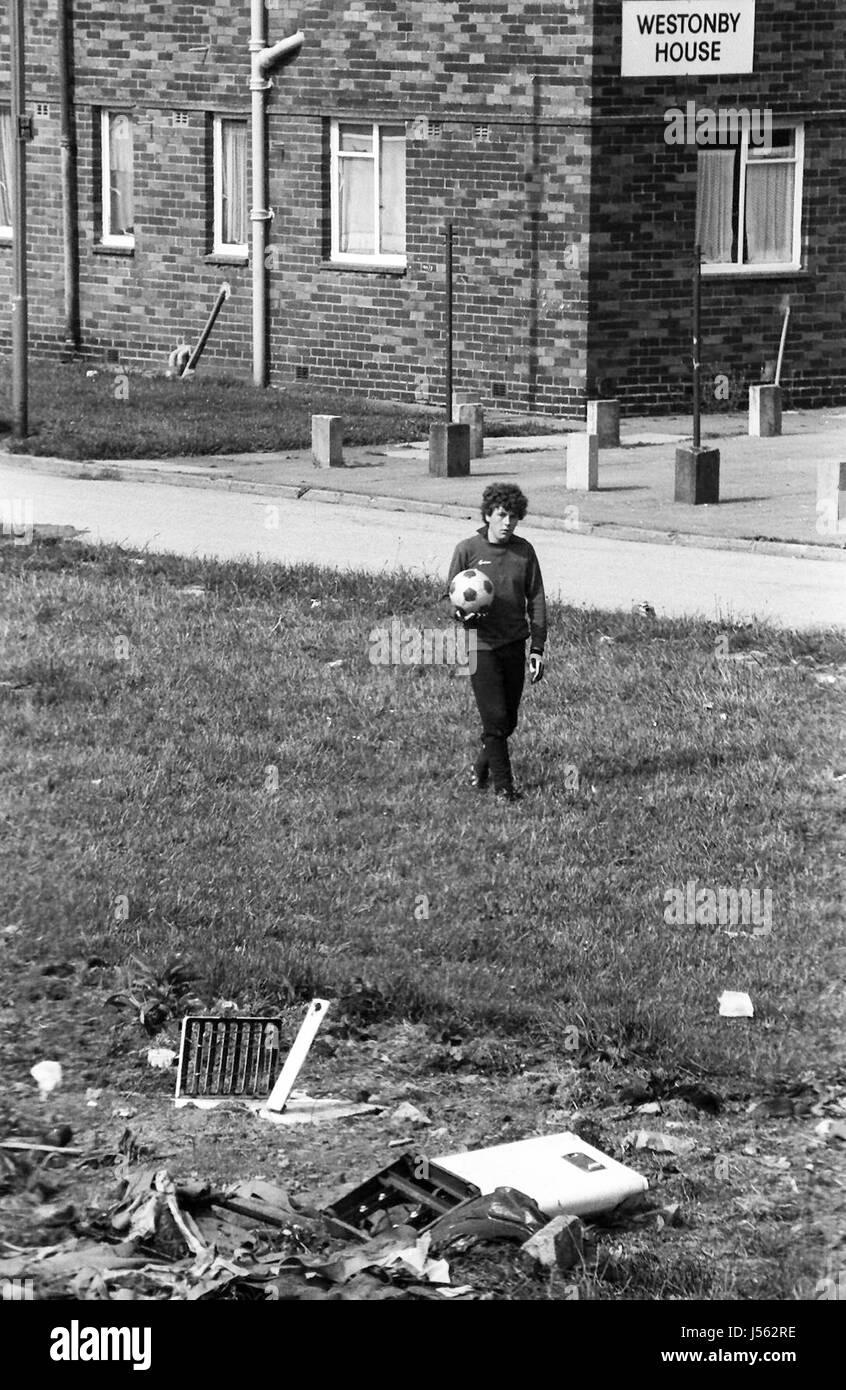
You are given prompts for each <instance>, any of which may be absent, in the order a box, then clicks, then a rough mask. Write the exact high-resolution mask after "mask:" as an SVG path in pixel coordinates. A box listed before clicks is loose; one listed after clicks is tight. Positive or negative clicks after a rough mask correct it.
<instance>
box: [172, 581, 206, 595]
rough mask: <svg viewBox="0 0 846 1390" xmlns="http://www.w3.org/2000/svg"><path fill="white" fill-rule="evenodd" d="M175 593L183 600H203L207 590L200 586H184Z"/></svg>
mask: <svg viewBox="0 0 846 1390" xmlns="http://www.w3.org/2000/svg"><path fill="white" fill-rule="evenodd" d="M177 593H180V594H182V595H183V597H185V598H205V596H206V594H207V593H208V590H207V589H204V588H203V586H202V584H186V585H185V587H184V588H183V589H178V590H177Z"/></svg>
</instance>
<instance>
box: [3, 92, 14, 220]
mask: <svg viewBox="0 0 846 1390" xmlns="http://www.w3.org/2000/svg"><path fill="white" fill-rule="evenodd" d="M0 115H3V116H8V118H9V121H10V122H11V119H12V108H11V106H10V105H9V104H8V103H6V102H0ZM12 139H13V140H14V131H13V132H12ZM7 173H8V174H9V177H10V178H11V179H12V181H13V182H14V174H15V171H14V167H12V168H11V169H9V170H7ZM14 196H15V189H14V187H13V188H12V189H11V198H12V199H14ZM10 201H11V199H10ZM14 237H15V229H14V227H13V226H12V225H11V224H10V223H6V222H0V245H4V246H6V245H8V244H9V242H11V241H14Z"/></svg>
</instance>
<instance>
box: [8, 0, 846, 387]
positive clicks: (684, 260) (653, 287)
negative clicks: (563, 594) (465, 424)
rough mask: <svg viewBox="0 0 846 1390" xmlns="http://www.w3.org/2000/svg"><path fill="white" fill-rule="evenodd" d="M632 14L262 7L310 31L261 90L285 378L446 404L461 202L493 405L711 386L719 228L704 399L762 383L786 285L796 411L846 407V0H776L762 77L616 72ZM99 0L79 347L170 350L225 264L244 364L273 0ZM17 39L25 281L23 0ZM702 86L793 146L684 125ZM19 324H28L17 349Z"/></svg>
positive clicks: (78, 29)
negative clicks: (697, 294)
mask: <svg viewBox="0 0 846 1390" xmlns="http://www.w3.org/2000/svg"><path fill="white" fill-rule="evenodd" d="M59 3H60V0H28V3H27V6H26V26H27V109H28V110H29V111H30V112H31V113H32V114H33V117H34V138H33V139H32V141H31V143H30V144H29V146H28V165H29V178H28V182H29V198H28V205H29V258H30V337H31V342H32V344H33V350H34V351H35V352H38V353H40V354H53V355H57V354H59V353H61V352H62V351H63V350H64V349H65V339H66V330H65V322H64V311H63V295H64V291H63V222H62V201H61V187H60V140H59V125H58V114H59V105H58V103H59V75H58V64H57V59H56V38H55V36H56V8H57V5H58V4H59ZM696 3H697V4H698V3H700V0H696ZM708 3H710V4H714V5H716V4H717V3H718V0H706V7H707V4H708ZM748 3H750V0H737V4H739V5H741V6H743V5H746V4H748ZM689 4H690V0H657V7H656V6H654V8H660V9H662V10H664V11H666V14H667V15H671V14H675V15H678V14H680V13H683V12H685V11H687V9H688V6H689ZM729 8H731V7H730V6H729ZM735 8H737V5H735ZM622 9H623V6H622V3H621V0H554V2H553V0H550V3H545V2H544V0H538V2H537V3H533V2H532V0H528V2H527V3H517V2H516V0H478V3H470V2H469V0H442V3H431V0H407V3H403V4H399V3H382V4H375V3H369V0H338V3H336V4H330V3H328V0H317V3H312V2H311V0H302V3H296V2H295V0H292V3H288V2H287V0H267V35H268V38H269V41H270V42H271V43H272V42H273V41H274V40H276V39H278V38H281V37H282V36H283V35H286V34H290V33H291V32H292V31H294V30H296V29H302V30H303V31H304V34H305V42H304V45H303V47H302V49H301V51H300V52H299V54H298V55H297V56H296V57H295V58H294V59H293V60H292V61H290V62H289V63H288V64H287V65H286V66H285V67H284V68H282V69H281V70H280V71H278V72H277V73H275V74H274V82H273V86H272V87H271V88H270V90H269V91H268V93H267V97H266V110H267V154H268V193H267V199H268V206H269V207H270V208H272V209H273V210H274V217H273V220H272V222H271V223H270V224H269V228H270V229H269V234H268V252H267V256H266V264H267V314H268V353H269V367H270V380H271V381H272V382H274V383H282V382H286V381H291V380H294V379H297V378H300V379H302V378H305V377H306V376H307V377H308V379H309V380H310V381H312V382H318V383H320V382H329V383H333V384H335V385H340V386H343V387H348V388H354V389H360V390H363V391H368V392H374V393H379V394H381V395H383V396H385V397H388V398H393V399H405V400H413V399H417V400H421V401H426V400H430V399H439V398H440V395H441V393H442V390H443V348H442V340H443V323H444V308H443V294H442V264H443V246H444V242H443V236H442V227H443V224H444V221H445V219H447V218H449V219H451V220H452V222H453V224H454V229H455V272H456V278H455V335H456V337H455V343H456V347H455V361H456V378H455V385H456V388H457V389H458V390H461V391H466V392H468V393H470V394H472V396H473V397H474V398H477V399H480V400H481V401H483V402H484V403H486V404H491V405H493V404H499V405H504V406H508V407H510V408H513V409H517V410H537V411H551V412H556V413H564V412H570V411H573V410H577V409H578V408H579V407H580V406H581V405H582V403H583V402H584V400H585V398H586V396H588V395H597V394H599V395H617V396H619V397H620V398H621V399H622V401H623V403H624V408H626V409H628V410H637V409H653V410H655V409H657V410H660V409H670V408H678V407H680V406H684V405H685V404H686V403H687V401H688V399H689V388H688V377H689V356H690V353H689V325H690V307H689V306H690V280H691V271H692V265H693V248H694V244H695V242H696V240H697V236H698V237H699V240H700V241H701V242H702V243H703V252H704V261H705V264H704V271H703V291H702V301H703V328H704V345H705V352H704V359H705V364H706V370H705V380H706V391H707V383H708V382H709V381H711V382H713V380H714V379H715V378H717V377H718V376H719V377H720V378H721V379H722V380H723V381H727V382H729V383H730V384H731V391H732V392H733V393H734V394H735V396H736V398H737V399H740V393H741V390H742V389H743V388H744V387H745V385H746V384H748V383H749V382H754V381H759V380H761V379H762V376H763V377H764V378H766V375H767V373H768V372H770V371H771V368H772V363H773V361H774V359H775V357H776V353H777V349H778V343H779V334H780V330H781V325H782V309H783V305H784V302H785V301H784V296H785V295H789V296H790V306H791V322H790V333H789V339H788V347H787V354H786V358H785V370H784V375H783V380H784V384H785V386H786V395H787V404H788V405H790V404H793V405H812V404H824V403H831V402H835V401H842V400H844V399H846V365H845V364H844V359H846V351H845V350H846V324H844V319H846V314H844V309H846V294H844V288H845V282H846V272H844V261H846V125H844V113H845V110H846V68H845V67H844V53H846V7H844V6H843V4H842V0H804V3H803V4H802V5H801V6H792V5H788V4H787V3H785V0H757V16H756V29H755V42H754V66H753V70H752V71H751V72H747V73H745V74H738V75H729V76H713V75H708V76H690V75H682V76H673V75H651V76H631V77H630V76H626V77H623V76H621V27H622ZM72 11H73V55H74V75H73V102H74V114H75V128H76V139H77V144H78V180H79V199H78V221H79V286H80V306H81V341H80V347H81V351H82V353H83V355H85V356H90V357H91V358H103V357H104V356H105V357H110V358H111V359H112V360H120V361H121V362H122V363H124V364H126V365H129V366H133V365H134V366H140V367H144V368H151V369H155V368H161V369H163V368H164V367H165V366H166V362H167V356H168V353H169V352H170V351H171V350H172V349H173V348H174V347H175V345H176V344H177V343H178V342H179V340H180V339H184V340H187V341H189V342H191V341H193V340H194V338H195V337H196V335H197V333H198V331H199V329H200V328H201V326H202V324H203V322H204V319H205V316H206V313H207V311H208V309H209V308H210V307H211V304H212V302H213V300H214V298H215V294H216V292H217V290H218V288H219V286H220V284H221V282H222V281H223V280H224V279H225V280H227V281H228V282H229V284H230V285H231V287H232V295H231V298H230V299H229V301H228V302H227V304H226V305H225V307H224V310H223V312H222V314H221V317H220V319H219V320H218V324H217V326H216V328H215V332H214V334H213V336H212V339H211V341H210V344H209V347H208V349H207V356H208V361H209V363H210V364H213V365H215V366H218V367H223V366H226V367H229V368H231V369H234V370H237V371H239V372H242V373H244V374H245V375H247V374H248V373H249V370H250V362H251V317H252V312H251V268H250V264H249V259H250V255H249V241H250V218H249V210H250V182H249V177H250V169H249V165H250V128H249V116H250V90H249V79H250V54H249V51H248V49H249V38H250V0H225V3H224V0H205V3H197V4H192V3H182V0H168V3H165V0H136V3H135V4H134V5H133V6H132V7H127V8H122V7H120V6H118V5H116V4H114V3H113V0H73V3H72ZM0 30H1V31H2V37H1V40H0V53H2V55H3V63H4V68H3V69H0V137H2V138H0V284H2V286H3V297H4V299H5V302H7V303H8V299H9V294H10V284H11V247H10V243H11V228H10V212H9V199H10V196H11V192H10V190H9V189H8V182H9V179H8V166H9V159H10V142H11V122H10V118H9V115H8V91H9V85H8V51H9V50H8V42H7V37H6V36H7V32H8V31H7V21H6V15H5V11H4V13H3V15H2V23H0ZM668 41H669V40H668ZM4 102H5V103H6V105H5V106H4V105H3V103H4ZM689 103H693V104H694V106H695V108H696V110H697V112H698V111H701V110H702V109H708V110H711V111H715V112H719V111H720V110H722V109H724V108H731V109H734V110H738V109H742V110H744V111H749V112H762V111H763V112H765V113H766V114H767V119H768V121H770V123H771V125H770V129H769V135H768V139H767V141H766V142H765V143H763V144H761V143H753V140H752V138H751V137H750V136H749V134H748V133H743V132H741V133H740V134H739V135H738V134H737V132H734V133H729V134H725V133H724V135H723V138H721V139H720V138H719V136H718V137H717V141H716V143H711V144H708V145H707V146H705V147H700V146H698V145H697V144H696V143H692V142H691V141H690V140H689V139H688V140H687V141H685V142H683V143H678V142H677V141H673V139H672V138H671V137H669V136H668V130H669V126H668V118H667V112H668V110H670V109H671V108H677V109H678V110H679V111H684V112H689V110H690V106H689ZM4 113H5V114H4ZM8 332H9V325H8V319H7V320H6V321H5V322H2V323H0V334H2V338H0V342H3V341H5V343H8ZM723 394H725V393H723Z"/></svg>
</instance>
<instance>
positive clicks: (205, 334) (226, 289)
mask: <svg viewBox="0 0 846 1390" xmlns="http://www.w3.org/2000/svg"><path fill="white" fill-rule="evenodd" d="M231 293H232V289H231V286H230V284H229V282H228V280H224V282H223V284H222V285H221V287H220V289H219V290H218V293H217V299H216V300H215V301H214V304H213V305H212V311H211V313H210V314H209V316H208V318H207V319H206V325H205V328H204V329H203V331H202V333H201V334H200V336H199V338H198V339H197V346H196V347H195V348H194V351H193V352H192V353H191V356H190V357H189V358H188V361H187V362H186V363H185V369H184V371H183V373H182V375H183V376H187V375H188V373H189V372H193V370H194V368H195V367H196V365H197V363H198V362H199V360H200V358H201V357H202V355H203V348H204V347H205V345H206V343H207V342H208V340H209V334H210V333H211V331H212V329H213V328H214V326H215V323H216V322H217V316H218V314H219V313H220V311H221V309H222V308H223V306H224V304H225V303H226V300H227V299H228V298H229V296H230V294H231Z"/></svg>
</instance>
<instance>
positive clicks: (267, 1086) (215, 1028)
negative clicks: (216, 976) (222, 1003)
mask: <svg viewBox="0 0 846 1390" xmlns="http://www.w3.org/2000/svg"><path fill="white" fill-rule="evenodd" d="M281 1028H282V1020H281V1018H257V1017H244V1018H215V1017H213V1016H211V1015H207V1014H189V1016H188V1017H187V1018H184V1019H183V1020H182V1035H181V1037H180V1041H179V1073H178V1076H177V1079H176V1099H177V1100H179V1098H180V1097H188V1096H200V1097H202V1096H251V1097H255V1098H262V1097H267V1096H269V1095H270V1092H271V1090H272V1088H273V1085H274V1082H275V1081H276V1077H277V1074H278V1071H279V1054H280V1034H281Z"/></svg>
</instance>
